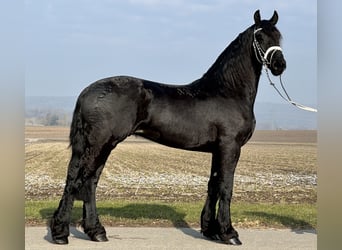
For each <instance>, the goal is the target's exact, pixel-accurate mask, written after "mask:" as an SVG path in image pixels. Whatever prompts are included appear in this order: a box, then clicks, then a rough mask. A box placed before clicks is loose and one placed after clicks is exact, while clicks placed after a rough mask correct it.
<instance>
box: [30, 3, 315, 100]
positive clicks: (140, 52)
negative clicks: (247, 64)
mask: <svg viewBox="0 0 342 250" xmlns="http://www.w3.org/2000/svg"><path fill="white" fill-rule="evenodd" d="M25 7H26V9H25V10H26V16H25V18H26V21H25V25H26V28H25V36H26V42H25V44H26V47H25V52H26V76H25V94H26V96H77V95H78V94H79V93H80V92H81V91H82V89H83V88H85V87H86V86H87V85H88V84H90V83H92V82H94V81H96V80H98V79H101V78H104V77H108V76H115V75H131V76H135V77H140V78H145V79H149V80H154V81H158V82H164V83H172V84H184V83H189V82H191V81H193V80H195V79H197V78H199V77H201V76H202V75H203V74H204V73H205V72H206V71H207V69H208V68H209V67H210V66H211V65H212V64H213V63H214V61H215V59H216V58H217V57H218V56H219V54H220V53H221V52H222V51H223V50H224V48H225V47H227V46H228V44H229V43H230V42H231V41H232V40H233V39H235V38H236V36H237V35H238V34H239V33H240V32H242V31H244V30H245V29H246V28H248V27H249V26H250V25H252V24H253V14H254V12H255V10H257V9H260V12H261V17H262V19H269V18H270V17H271V16H272V14H273V11H274V10H277V11H278V14H279V22H278V25H277V27H278V29H279V30H280V31H281V33H282V35H283V42H282V47H283V53H284V56H285V58H286V60H287V65H288V67H287V70H286V71H285V72H284V74H283V81H284V83H285V85H286V87H287V89H288V91H289V94H290V95H291V96H292V98H293V99H294V100H295V101H298V102H300V103H303V104H316V103H317V73H316V67H317V53H316V52H317V51H316V50H317V48H316V46H317V38H316V36H317V6H316V1H312V0H287V1H283V0H278V1H269V0H261V1H260V0H259V1H252V0H250V1H248V0H208V1H204V0H203V1H195V0H172V1H170V0H164V1H163V0H128V1H127V0H102V1H91V0H72V1H70V0H55V1H53V0H26V1H25ZM274 80H275V81H277V78H274ZM259 86H260V87H259V91H258V96H257V101H258V102H280V103H282V102H284V101H283V100H282V99H280V97H279V96H278V95H277V94H276V92H275V91H274V90H273V89H272V88H271V87H270V86H269V83H268V81H267V80H266V78H265V74H264V73H263V76H262V78H261V80H260V84H259Z"/></svg>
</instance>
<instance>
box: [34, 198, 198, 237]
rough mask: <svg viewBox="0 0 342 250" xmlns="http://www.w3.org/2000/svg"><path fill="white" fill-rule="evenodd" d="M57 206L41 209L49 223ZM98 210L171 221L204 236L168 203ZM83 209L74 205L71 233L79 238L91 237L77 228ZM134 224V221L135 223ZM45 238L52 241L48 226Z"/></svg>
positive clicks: (189, 232) (116, 215)
mask: <svg viewBox="0 0 342 250" xmlns="http://www.w3.org/2000/svg"><path fill="white" fill-rule="evenodd" d="M55 209H56V208H55V207H51V208H44V209H41V210H40V214H41V217H42V218H43V219H45V220H46V221H47V224H49V222H50V219H51V217H52V215H53V213H54V211H55ZM97 211H98V213H99V214H100V215H102V216H105V217H109V218H125V219H128V220H132V221H134V220H136V219H141V218H145V219H148V220H152V221H170V222H171V223H172V225H173V226H174V227H175V228H177V229H179V230H180V231H182V232H183V233H184V234H186V235H189V236H191V237H193V238H203V236H202V235H201V233H200V232H199V231H198V230H195V229H193V228H191V227H190V225H189V224H188V223H187V222H186V220H185V215H186V214H185V213H183V212H179V211H176V210H175V209H174V208H172V207H170V206H168V205H162V204H145V203H136V204H135V203H133V204H129V205H125V206H123V207H115V208H113V207H103V206H102V207H98V208H97ZM82 212H83V209H82V208H81V207H78V206H77V207H74V208H73V211H72V216H71V222H70V225H71V226H72V227H70V235H71V236H72V237H75V238H78V239H89V238H88V236H87V235H86V234H84V233H83V232H81V231H79V230H78V229H77V225H80V220H81V218H82ZM133 224H134V223H133ZM44 239H45V240H47V241H49V242H51V241H52V238H51V232H50V229H49V228H48V232H47V235H46V236H45V237H44Z"/></svg>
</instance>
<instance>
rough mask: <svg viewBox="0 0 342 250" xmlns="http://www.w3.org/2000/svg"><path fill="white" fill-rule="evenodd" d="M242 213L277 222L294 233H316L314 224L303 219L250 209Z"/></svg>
mask: <svg viewBox="0 0 342 250" xmlns="http://www.w3.org/2000/svg"><path fill="white" fill-rule="evenodd" d="M244 214H246V215H248V216H253V217H259V218H261V219H265V220H267V221H274V222H277V224H281V225H282V226H284V227H285V228H290V229H291V231H292V232H294V233H296V234H304V233H312V234H317V232H316V230H315V227H314V225H312V224H310V223H308V222H306V221H304V220H300V219H296V218H294V217H289V216H284V215H278V214H274V213H267V212H251V211H246V212H244Z"/></svg>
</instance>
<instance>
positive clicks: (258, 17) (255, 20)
mask: <svg viewBox="0 0 342 250" xmlns="http://www.w3.org/2000/svg"><path fill="white" fill-rule="evenodd" d="M260 22H261V17H260V10H257V11H256V12H255V13H254V23H255V24H256V25H259V24H260Z"/></svg>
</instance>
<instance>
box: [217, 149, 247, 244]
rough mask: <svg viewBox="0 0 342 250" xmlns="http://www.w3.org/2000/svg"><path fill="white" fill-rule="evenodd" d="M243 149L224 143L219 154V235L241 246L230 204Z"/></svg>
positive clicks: (226, 241) (228, 242)
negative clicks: (232, 219)
mask: <svg viewBox="0 0 342 250" xmlns="http://www.w3.org/2000/svg"><path fill="white" fill-rule="evenodd" d="M240 151H241V147H240V146H239V145H238V144H237V143H235V142H226V143H222V144H221V146H220V149H219V151H218V152H217V154H218V155H219V162H220V167H219V171H218V176H217V177H218V195H219V207H218V212H217V224H218V235H219V237H220V239H221V240H222V241H224V242H225V243H227V244H232V245H241V244H242V243H241V241H240V240H239V235H238V233H237V231H235V229H234V228H233V226H232V222H231V213H230V202H231V199H232V193H233V185H234V172H235V168H236V165H237V162H238V160H239V157H240Z"/></svg>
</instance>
